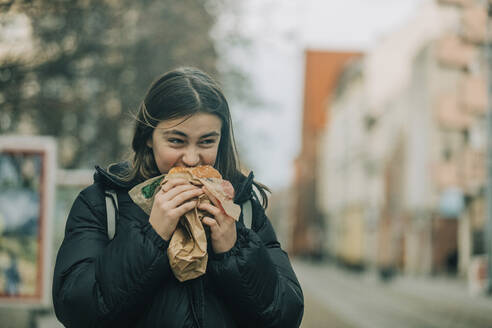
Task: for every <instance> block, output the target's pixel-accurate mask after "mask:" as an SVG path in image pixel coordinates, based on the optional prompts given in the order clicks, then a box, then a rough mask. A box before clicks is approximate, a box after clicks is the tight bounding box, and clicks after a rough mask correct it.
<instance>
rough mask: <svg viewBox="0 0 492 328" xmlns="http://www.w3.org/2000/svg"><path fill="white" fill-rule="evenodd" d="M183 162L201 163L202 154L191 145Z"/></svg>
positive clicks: (187, 163) (195, 164)
mask: <svg viewBox="0 0 492 328" xmlns="http://www.w3.org/2000/svg"><path fill="white" fill-rule="evenodd" d="M183 164H184V165H186V166H197V165H198V164H200V154H199V153H198V151H197V150H196V149H195V148H193V147H190V148H189V149H187V150H186V152H185V153H184V155H183Z"/></svg>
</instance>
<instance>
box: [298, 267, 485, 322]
mask: <svg viewBox="0 0 492 328" xmlns="http://www.w3.org/2000/svg"><path fill="white" fill-rule="evenodd" d="M293 266H294V270H295V271H296V274H297V276H298V278H299V280H300V282H301V285H302V287H303V291H304V294H305V299H306V302H305V307H306V310H305V313H306V315H305V318H304V320H303V325H302V327H303V328H319V327H347V328H349V327H350V328H352V327H353V328H357V327H361V328H366V327H367V328H372V327H375V328H384V327H402V328H404V327H418V328H422V327H429V328H430V327H436V328H440V327H452V328H470V327H481V328H482V327H492V298H490V297H485V296H471V295H470V294H469V292H468V289H467V286H466V283H465V282H463V281H461V280H459V279H452V278H441V277H438V278H433V277H411V276H396V277H395V278H394V279H393V280H391V281H389V282H382V281H381V280H380V279H379V278H378V276H377V275H376V274H375V273H371V272H363V273H355V272H352V271H346V270H344V269H340V268H339V267H337V266H335V265H333V264H327V263H321V264H315V263H310V262H303V261H299V260H295V261H293ZM314 307H319V308H321V309H322V310H320V311H317V312H320V313H326V314H327V317H326V320H327V322H329V321H330V320H331V319H332V318H336V320H338V322H340V323H341V324H340V325H329V324H327V325H324V326H316V325H314V324H312V323H311V320H312V318H313V315H311V314H310V313H312V308H314ZM323 309H324V310H323Z"/></svg>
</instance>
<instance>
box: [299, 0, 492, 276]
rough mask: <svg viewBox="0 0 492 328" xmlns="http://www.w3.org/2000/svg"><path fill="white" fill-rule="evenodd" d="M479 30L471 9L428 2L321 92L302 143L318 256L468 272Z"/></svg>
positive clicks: (481, 92)
mask: <svg viewBox="0 0 492 328" xmlns="http://www.w3.org/2000/svg"><path fill="white" fill-rule="evenodd" d="M486 21H487V13H486V4H485V3H483V4H482V3H481V2H480V1H473V0H470V1H451V0H448V1H427V3H425V5H423V6H422V8H421V9H420V11H419V12H418V13H417V15H416V17H414V19H412V20H411V21H410V22H408V24H407V25H406V26H404V27H402V28H401V29H399V30H395V31H394V32H393V33H392V34H390V35H387V36H386V37H385V39H384V40H382V41H381V42H380V43H379V44H378V45H377V46H376V47H375V48H374V49H372V50H371V51H370V52H368V53H367V54H366V55H365V56H364V57H362V58H359V59H357V60H355V61H352V62H351V63H349V65H348V66H346V67H345V68H344V70H343V72H342V73H341V75H339V76H338V75H337V76H336V77H337V83H336V85H334V86H333V89H332V90H326V89H325V91H327V92H325V99H327V101H328V103H327V104H325V106H324V107H325V111H326V113H325V114H324V115H325V116H326V117H329V119H324V121H321V120H320V121H319V122H323V123H324V125H323V128H320V129H318V131H319V134H318V136H317V139H316V140H314V142H313V140H311V141H309V142H310V144H311V145H316V146H317V149H316V150H312V152H313V153H315V154H316V157H315V158H313V159H314V161H315V163H316V164H313V166H312V167H311V168H310V169H312V170H313V172H316V173H315V177H313V179H312V180H313V181H317V183H316V184H315V188H316V189H315V190H316V193H313V195H316V196H315V197H316V201H315V204H314V205H312V207H311V210H312V211H316V210H318V211H320V213H319V216H320V217H322V218H323V222H324V223H323V224H324V226H325V232H324V237H323V238H322V239H323V241H324V242H323V252H324V253H325V254H328V255H331V256H333V257H336V258H337V259H339V260H341V261H342V262H344V263H345V264H348V265H351V266H355V267H365V266H371V267H377V268H379V269H381V270H382V271H383V272H393V271H404V272H408V273H424V274H427V273H442V272H448V273H455V272H457V273H460V274H462V275H465V274H467V272H468V269H469V265H470V262H471V261H472V260H473V258H474V257H475V256H479V255H480V254H482V253H484V252H485V248H484V226H485V220H484V218H485V211H484V208H485V205H484V186H485V144H486V126H485V119H484V117H485V112H486V101H487V91H486V82H485V76H484V72H485V71H486V59H485V53H484V50H483V47H482V46H483V43H484V40H485V28H486ZM306 110H308V109H307V107H305V115H306ZM305 124H306V123H305ZM305 126H306V125H305ZM305 129H306V128H305ZM305 135H306V134H305V133H303V137H305ZM304 145H305V144H304V142H303V150H304V149H306V148H307V147H305V146H304ZM300 158H302V156H300ZM301 162H302V163H303V165H305V163H306V162H305V161H301ZM299 166H300V165H299V164H298V165H297V167H298V168H299ZM301 172H302V171H301ZM299 176H302V174H299ZM298 181H299V179H298ZM301 181H309V180H308V179H304V180H301ZM298 190H303V189H302V188H300V189H298ZM301 203H302V202H300V203H298V204H301ZM303 213H307V210H304V212H302V211H299V212H298V218H299V221H302V222H305V224H310V223H308V222H309V221H308V220H307V219H305V216H303V215H302V214H303ZM304 215H305V214H304ZM311 226H313V224H311ZM295 240H296V239H294V241H295ZM298 242H299V240H298Z"/></svg>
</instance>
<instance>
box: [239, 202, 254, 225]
mask: <svg viewBox="0 0 492 328" xmlns="http://www.w3.org/2000/svg"><path fill="white" fill-rule="evenodd" d="M242 210H243V222H244V226H245V227H246V228H248V229H251V224H252V223H253V211H252V208H251V200H247V201H245V202H244V203H243V206H242Z"/></svg>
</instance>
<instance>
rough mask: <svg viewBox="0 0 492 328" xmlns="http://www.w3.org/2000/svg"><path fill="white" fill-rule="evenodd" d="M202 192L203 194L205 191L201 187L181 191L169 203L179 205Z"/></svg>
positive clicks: (172, 205) (174, 205)
mask: <svg viewBox="0 0 492 328" xmlns="http://www.w3.org/2000/svg"><path fill="white" fill-rule="evenodd" d="M176 189H177V188H176ZM201 194H203V191H202V190H201V189H199V188H193V189H191V190H184V191H182V192H181V193H179V194H178V195H176V197H174V198H173V199H172V200H170V201H169V205H171V207H178V206H180V205H181V204H183V203H184V202H186V201H188V200H190V199H192V198H195V197H198V196H200V195H201Z"/></svg>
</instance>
